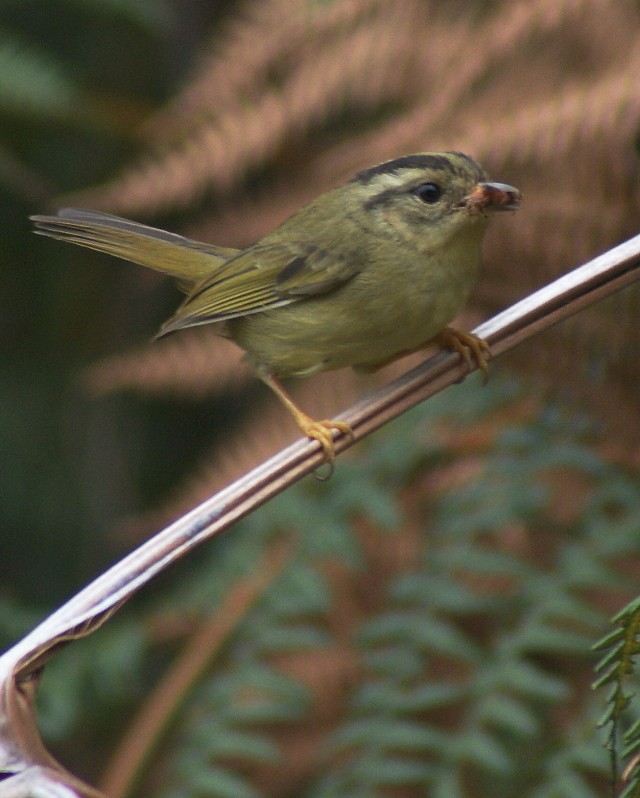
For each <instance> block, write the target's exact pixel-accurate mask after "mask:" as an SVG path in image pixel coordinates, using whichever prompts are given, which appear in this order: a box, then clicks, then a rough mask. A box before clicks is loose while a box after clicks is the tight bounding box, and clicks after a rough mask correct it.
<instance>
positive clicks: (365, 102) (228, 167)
mask: <svg viewBox="0 0 640 798" xmlns="http://www.w3.org/2000/svg"><path fill="white" fill-rule="evenodd" d="M420 7H421V4H420V3H418V2H414V0H407V3H406V4H402V5H397V6H392V8H393V9H394V11H393V12H391V13H390V14H387V15H385V16H384V17H383V16H380V17H378V18H375V19H372V20H371V21H370V22H369V24H368V25H367V27H366V28H364V29H362V30H356V31H355V33H353V34H352V35H351V36H350V37H349V40H348V42H347V43H346V46H345V42H344V41H343V39H341V38H335V37H331V38H324V39H323V38H319V37H316V36H315V32H314V31H313V29H311V33H310V35H311V38H312V40H311V41H310V42H307V48H305V49H301V50H300V52H299V53H298V62H297V63H296V66H295V69H293V70H292V71H291V73H290V74H289V75H287V76H286V77H284V78H283V79H282V82H281V85H279V86H277V87H276V88H269V87H268V86H265V88H264V90H263V91H262V92H261V93H260V94H259V95H258V96H257V97H255V98H254V99H253V100H252V101H249V100H247V99H246V98H243V97H240V98H238V102H237V104H236V107H235V109H233V112H229V113H226V114H224V115H222V116H221V117H220V118H218V117H217V116H216V117H215V118H213V119H212V120H207V121H205V123H204V124H202V125H201V126H200V127H197V128H196V129H195V130H192V131H190V132H189V135H188V136H187V138H186V140H184V141H180V142H179V143H178V144H177V145H176V146H174V147H172V148H170V149H169V150H168V151H163V152H162V153H161V154H160V155H159V157H153V156H151V157H147V158H145V160H144V161H143V162H142V163H141V164H140V165H136V166H134V168H133V169H132V170H130V171H128V172H125V173H124V174H123V175H121V176H119V177H117V178H116V179H115V180H114V181H112V182H110V183H108V184H106V185H104V186H102V187H98V188H96V189H91V190H88V191H84V192H78V193H74V194H71V195H67V196H64V197H61V198H60V202H61V203H62V204H68V205H78V206H81V207H85V206H91V207H95V208H109V209H110V210H115V211H117V212H118V213H133V212H136V211H139V209H140V208H144V209H145V210H146V211H153V212H157V211H161V210H164V209H167V208H177V207H182V206H184V205H185V204H187V203H188V202H193V201H195V200H198V199H200V197H201V196H202V194H203V193H204V192H205V191H207V190H215V191H218V192H225V191H229V190H231V189H233V188H234V187H235V186H236V185H237V183H238V181H239V180H242V179H243V178H244V177H245V176H246V175H247V174H248V173H249V171H250V170H251V169H256V168H257V167H259V166H260V165H263V164H265V163H267V162H268V161H269V160H270V159H272V158H273V157H274V156H275V155H276V154H277V153H278V152H279V151H280V150H281V148H282V146H283V145H284V143H285V142H286V141H287V139H289V138H290V137H291V136H301V135H302V136H305V135H307V133H308V131H309V130H310V129H311V128H313V126H315V125H321V124H322V123H323V122H324V121H325V120H327V119H328V118H330V117H331V115H332V114H336V113H339V112H340V110H341V109H342V108H344V107H346V106H348V104H349V102H350V101H351V102H352V103H353V102H354V101H355V104H356V105H360V106H364V107H366V106H375V105H379V104H381V103H389V102H391V101H393V100H394V99H395V100H399V99H400V98H401V97H403V96H404V95H405V94H406V93H407V91H408V89H409V87H410V82H408V83H407V82H405V81H400V82H399V81H398V76H399V75H408V73H409V67H410V65H411V60H412V51H411V50H407V48H406V46H405V45H406V41H407V38H408V36H409V35H410V34H411V33H412V32H413V31H415V25H416V22H417V20H419V17H420V16H421V15H420ZM311 48H313V49H311Z"/></svg>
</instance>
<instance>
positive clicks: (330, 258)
mask: <svg viewBox="0 0 640 798" xmlns="http://www.w3.org/2000/svg"><path fill="white" fill-rule="evenodd" d="M360 269H361V265H360V264H355V263H353V262H349V261H347V260H346V259H343V258H337V257H336V256H334V255H333V254H332V253H331V252H329V251H328V250H323V249H319V248H317V247H314V246H312V245H310V244H307V243H302V242H287V243H286V244H285V243H282V242H267V241H264V242H262V243H261V242H259V243H257V244H255V245H254V246H252V247H249V248H248V249H246V250H244V251H243V252H241V253H240V254H239V255H237V256H236V257H234V258H231V259H229V260H228V261H226V262H225V263H224V264H222V265H221V266H220V267H219V268H218V269H216V271H215V272H213V273H212V274H210V275H209V276H208V277H207V278H205V279H204V280H203V281H202V282H201V283H200V284H199V285H197V286H196V287H195V288H194V289H193V291H192V292H191V294H189V296H187V298H186V299H185V301H184V302H183V304H182V305H181V306H180V307H179V308H178V310H177V312H176V313H175V315H174V316H173V317H172V318H171V319H169V320H168V321H167V322H166V324H164V325H163V327H162V329H161V331H160V335H164V334H166V333H169V332H173V331H174V330H179V329H183V328H184V327H193V326H196V325H200V324H209V323H211V322H222V321H226V320H229V319H234V318H238V317H239V316H247V315H249V314H252V313H260V312H261V311H265V310H271V309H273V308H276V307H281V306H283V305H288V304H290V303H291V302H298V301H300V300H302V299H304V298H305V297H310V296H314V295H317V294H321V293H326V292H328V291H331V290H333V289H335V288H337V287H339V286H340V285H342V284H343V283H345V282H346V281H347V280H349V279H350V278H352V277H353V276H355V275H356V274H357V273H358V272H359V271H360Z"/></svg>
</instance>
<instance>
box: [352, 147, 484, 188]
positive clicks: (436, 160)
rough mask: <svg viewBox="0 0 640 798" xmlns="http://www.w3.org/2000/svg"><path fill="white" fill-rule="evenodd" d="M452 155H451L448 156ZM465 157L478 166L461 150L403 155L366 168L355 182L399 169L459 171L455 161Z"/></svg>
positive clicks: (354, 179)
mask: <svg viewBox="0 0 640 798" xmlns="http://www.w3.org/2000/svg"><path fill="white" fill-rule="evenodd" d="M447 156H451V157H447ZM457 159H463V160H464V161H467V163H468V164H469V165H473V166H474V168H476V169H477V168H478V166H477V164H476V162H475V161H474V160H473V159H472V158H469V157H468V156H466V155H463V153H461V152H451V153H446V154H438V153H426V154H419V155H403V156H402V157H401V158H395V159H394V160H393V161H386V162H385V163H380V164H378V165H377V166H372V167H371V168H370V169H364V170H363V171H362V172H358V174H357V175H356V176H355V177H354V178H353V181H354V182H360V183H368V182H369V181H370V180H372V179H373V178H374V177H376V175H383V174H392V173H393V172H397V171H398V169H440V170H447V171H457V169H456V164H455V161H456V160H457Z"/></svg>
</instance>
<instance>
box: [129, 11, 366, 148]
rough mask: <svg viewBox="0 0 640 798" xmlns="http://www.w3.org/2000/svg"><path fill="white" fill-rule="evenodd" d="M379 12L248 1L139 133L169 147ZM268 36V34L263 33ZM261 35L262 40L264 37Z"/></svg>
mask: <svg viewBox="0 0 640 798" xmlns="http://www.w3.org/2000/svg"><path fill="white" fill-rule="evenodd" d="M379 10H380V3H379V0H343V2H341V3H332V4H330V5H328V6H325V7H324V8H322V9H321V8H320V7H319V6H310V5H309V3H307V2H305V1H304V0H294V2H292V1H291V0H253V2H248V3H245V5H244V6H243V7H241V8H240V10H239V12H238V14H237V16H236V17H234V18H232V19H231V20H230V21H229V22H228V24H227V26H226V27H225V29H224V30H222V31H217V32H216V33H215V35H214V36H212V38H211V40H210V42H209V52H207V53H205V54H204V55H202V56H201V58H200V60H199V63H198V65H197V68H196V71H195V74H194V75H193V76H192V78H191V79H190V80H189V82H188V83H187V85H186V86H185V87H184V88H183V90H182V91H181V92H179V93H178V95H177V96H176V97H174V98H173V99H172V100H170V102H169V103H168V104H167V106H166V107H165V108H162V109H160V111H158V112H157V113H156V114H155V115H154V116H153V117H152V118H151V119H150V120H148V122H147V123H146V125H145V127H144V129H143V131H142V134H143V136H144V137H146V138H148V140H149V141H150V142H154V143H156V144H157V143H163V144H167V143H171V142H172V141H175V140H176V139H177V138H179V137H180V136H184V135H187V136H188V135H189V133H190V132H191V131H192V130H194V129H195V128H197V127H199V126H200V125H201V124H202V123H204V122H209V121H210V120H211V119H213V118H214V117H220V116H222V115H224V114H225V112H228V111H229V110H232V111H233V110H235V109H236V107H237V103H238V97H244V98H247V97H248V98H253V97H256V96H259V95H260V94H261V93H262V92H263V91H264V90H265V88H266V87H267V86H268V84H269V81H270V78H271V76H272V73H273V71H274V70H276V72H280V71H282V69H283V62H284V63H286V62H287V61H288V60H289V59H291V58H293V59H294V60H296V59H297V57H298V53H299V51H300V50H301V49H305V48H308V47H309V41H308V37H309V31H310V29H312V30H313V34H314V36H315V38H316V40H318V41H322V40H324V39H327V38H331V37H333V36H335V35H336V33H338V34H340V35H342V36H344V34H345V32H346V31H347V30H351V29H352V28H353V27H354V26H356V25H358V24H362V22H363V20H364V19H365V18H366V17H367V16H368V15H370V14H372V13H376V11H379ZM267 32H268V33H267ZM265 34H266V35H265Z"/></svg>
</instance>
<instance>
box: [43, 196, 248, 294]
mask: <svg viewBox="0 0 640 798" xmlns="http://www.w3.org/2000/svg"><path fill="white" fill-rule="evenodd" d="M31 219H32V220H33V221H34V222H35V228H36V229H35V232H36V233H39V234H40V235H46V236H50V237H51V238H57V239H59V240H60V241H69V242H70V243H72V244H78V245H80V246H82V247H88V248H89V249H95V250H98V252H106V253H107V254H109V255H115V256H116V257H118V258H124V260H130V261H133V262H134V263H139V264H140V265H142V266H147V267H149V268H151V269H155V270H156V271H159V272H163V273H164V274H168V275H170V276H171V277H175V278H176V279H178V280H180V281H181V282H182V283H187V284H188V285H189V286H190V287H193V285H194V283H199V282H200V281H201V280H202V279H204V278H205V277H206V276H207V275H209V274H211V273H212V272H213V271H215V270H216V269H217V268H218V267H219V266H220V265H221V264H223V263H224V262H225V261H226V260H227V259H228V258H231V257H233V256H234V255H237V254H238V252H239V250H237V249H231V248H228V247H217V246H214V245H213V244H204V243H201V242H199V241H192V240H191V239H189V238H183V237H182V236H179V235H176V234H175V233H168V232H166V231H165V230H158V229H157V228H155V227H148V226H147V225H145V224H140V223H139V222H132V221H129V220H128V219H121V218H120V217H118V216H111V215H110V214H108V213H101V212H100V211H85V210H80V209H77V208H64V209H62V210H61V211H59V212H58V215H57V216H32V217H31Z"/></svg>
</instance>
